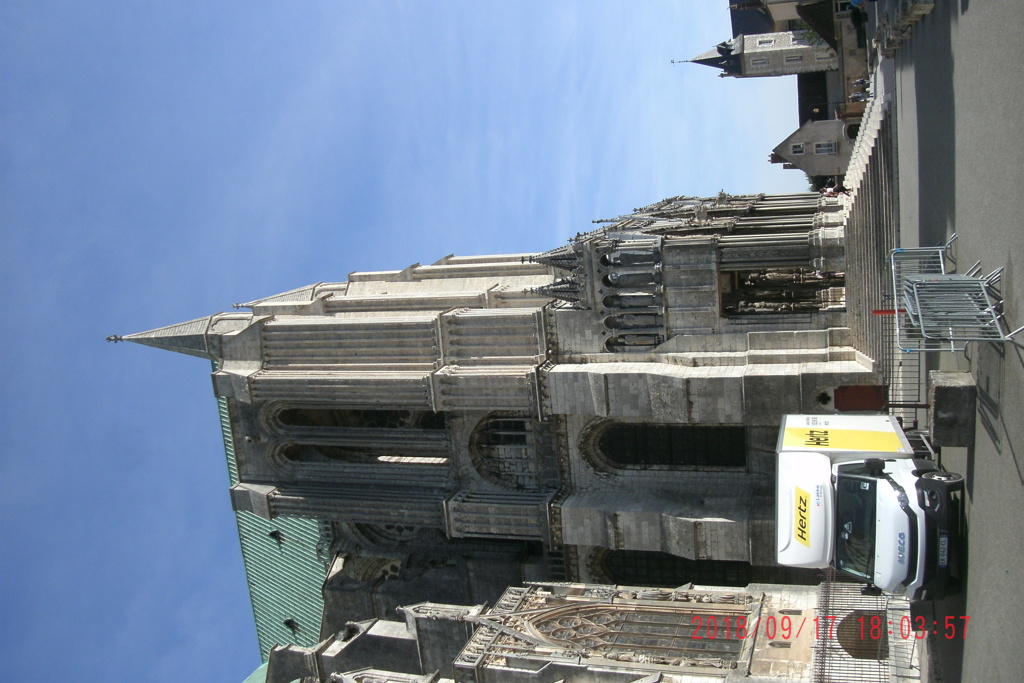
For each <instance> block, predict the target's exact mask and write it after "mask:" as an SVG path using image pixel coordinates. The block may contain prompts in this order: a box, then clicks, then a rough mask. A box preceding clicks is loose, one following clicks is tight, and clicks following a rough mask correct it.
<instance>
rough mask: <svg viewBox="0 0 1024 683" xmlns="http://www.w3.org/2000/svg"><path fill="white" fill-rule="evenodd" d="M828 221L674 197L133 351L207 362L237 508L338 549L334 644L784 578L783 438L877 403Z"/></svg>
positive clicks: (803, 197)
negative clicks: (566, 582) (848, 394)
mask: <svg viewBox="0 0 1024 683" xmlns="http://www.w3.org/2000/svg"><path fill="white" fill-rule="evenodd" d="M834 202H835V200H832V199H825V198H820V197H819V196H818V195H814V194H792V195H771V196H765V195H743V196H730V195H726V194H724V193H723V194H721V195H719V196H718V197H710V198H692V197H674V198H670V199H666V200H664V201H661V202H658V203H656V204H653V205H651V206H647V207H643V208H642V209H638V210H636V211H635V212H634V213H632V214H630V215H627V216H624V217H621V218H619V219H615V220H613V221H605V222H601V227H600V228H599V229H597V230H594V231H592V232H589V233H586V234H580V235H577V236H576V237H575V238H574V239H572V240H570V242H569V243H568V244H567V245H565V246H563V247H560V248H557V249H555V250H553V251H549V252H546V253H543V254H528V255H518V254H517V255H505V256H478V257H455V256H449V257H445V258H443V259H441V260H440V261H438V262H436V263H433V264H431V265H427V266H423V265H419V264H414V265H412V266H409V267H408V268H405V269H404V270H394V271H382V272H357V273H353V274H351V275H350V276H349V279H348V281H347V282H341V283H330V284H324V283H321V284H316V285H311V286H308V287H304V288H301V289H296V290H294V291H291V292H287V293H284V294H280V295H277V296H273V297H269V298H265V299H258V300H255V301H252V302H249V303H247V304H244V305H242V306H241V308H243V309H247V310H243V311H236V312H232V313H221V314H217V315H211V316H208V317H205V318H200V319H198V320H193V321H190V322H186V323H182V324H179V325H172V326H170V327H165V328H161V329H157V330H152V331H149V332H143V333H139V334H133V335H129V336H126V337H124V340H126V341H132V342H137V343H141V344H147V345H150V346H155V347H159V348H165V349H168V350H174V351H179V352H182V353H187V354H191V355H194V356H199V357H202V358H206V359H209V360H211V361H212V362H213V364H214V368H215V370H214V372H213V386H214V391H215V393H216V395H217V396H218V397H219V399H220V401H221V405H222V412H223V417H224V420H223V421H224V424H225V428H226V430H227V436H228V437H229V438H230V441H231V442H232V444H233V458H234V463H235V466H236V469H237V472H236V475H234V476H235V478H234V479H233V481H237V483H236V484H235V485H234V486H233V487H232V490H231V498H232V502H233V504H234V507H235V509H236V510H239V511H245V512H247V513H253V514H254V515H257V516H259V517H262V518H264V519H269V520H274V519H284V518H290V517H295V516H297V517H305V518H313V519H316V520H320V521H321V522H322V523H323V524H322V526H323V527H324V528H327V529H329V530H330V533H329V535H328V540H329V541H330V549H329V552H330V554H331V556H333V557H334V562H333V565H332V570H331V573H330V575H329V577H328V580H327V583H326V584H325V587H324V594H325V599H326V603H327V608H326V609H327V614H325V616H324V624H323V627H322V630H323V632H325V633H329V632H331V630H332V629H334V630H336V629H337V628H338V627H339V624H340V623H343V622H344V621H345V620H350V619H368V618H374V617H381V616H385V614H384V613H385V612H388V611H390V610H392V609H393V608H394V607H395V606H396V605H400V604H411V603H414V602H417V601H423V600H434V601H438V602H448V603H463V604H472V603H475V602H480V601H484V600H492V601H493V600H494V599H496V597H497V596H498V595H500V594H501V590H502V589H503V588H504V586H505V585H508V584H515V583H518V582H520V581H522V580H524V579H544V578H554V579H570V580H575V581H589V582H599V583H624V584H630V585H671V586H675V585H679V584H681V583H685V582H687V581H695V582H698V583H704V584H718V585H746V584H747V583H748V582H750V581H770V580H778V579H779V578H780V577H779V576H778V574H772V572H773V571H776V570H775V569H772V566H773V565H774V553H775V548H774V528H773V522H772V516H773V507H774V501H773V496H772V488H773V486H772V481H773V476H774V458H773V453H774V445H775V441H776V435H777V429H778V425H779V420H780V417H781V416H782V415H783V414H785V413H788V412H810V413H815V412H828V411H829V410H830V409H831V404H830V403H829V401H828V397H829V393H830V392H831V391H832V390H833V389H834V388H835V387H837V386H840V385H856V384H874V383H877V381H878V378H877V376H876V374H875V373H874V372H873V371H872V364H871V361H870V360H869V359H866V358H865V357H863V356H861V355H859V354H858V353H857V352H856V351H855V350H854V349H852V348H851V347H850V346H849V345H848V341H847V330H846V328H845V318H846V314H845V311H844V291H845V290H844V270H845V265H844V263H845V262H844V253H843V229H842V222H841V218H840V217H839V214H837V213H835V212H834V209H836V208H838V206H837V205H835V203H834ZM271 535H273V534H271ZM278 541H280V538H278ZM497 567H503V568H504V569H501V570H498V569H496V568H497ZM776 569H777V568H776ZM783 578H785V577H783ZM370 588H372V590H370ZM431 592H433V594H431ZM423 593H426V595H424V594H423Z"/></svg>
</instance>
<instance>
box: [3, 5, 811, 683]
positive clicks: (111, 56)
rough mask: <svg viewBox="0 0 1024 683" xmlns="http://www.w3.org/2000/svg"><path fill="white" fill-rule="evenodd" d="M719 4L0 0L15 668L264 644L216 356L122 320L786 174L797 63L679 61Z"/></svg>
mask: <svg viewBox="0 0 1024 683" xmlns="http://www.w3.org/2000/svg"><path fill="white" fill-rule="evenodd" d="M709 5H714V6H715V7H714V8H710V7H708V6H709ZM726 7H727V3H726V2H724V1H723V2H715V3H710V2H708V3H696V2H690V1H689V0H678V1H676V2H653V1H652V2H643V3H636V2H632V3H628V2H601V1H594V0H588V1H586V2H584V1H582V0H580V1H573V0H559V1H558V2H525V1H524V2H514V3H510V2H490V1H486V2H484V1H478V2H468V1H467V2H451V1H447V2H446V1H443V0H439V1H437V2H427V1H425V0H421V1H408V2H389V1H384V0H381V1H379V2H341V1H340V0H336V1H334V2H327V1H318V0H302V1H292V2H283V1H279V2H270V1H265V0H248V1H246V2H233V1H230V0H228V1H222V2H217V3H209V2H192V1H190V0H178V1H176V2H173V3H156V2H127V1H117V0H91V1H90V2H75V1H67V2H46V1H43V0H29V1H22V0H7V1H6V2H4V3H3V4H2V5H0V256H2V259H0V264H2V265H0V269H2V270H0V274H2V280H0V282H2V283H3V293H4V299H3V301H4V303H3V321H4V322H3V325H2V327H0V342H2V345H3V346H2V347H3V349H4V350H5V352H6V354H7V361H6V362H5V363H4V364H3V365H2V366H0V400H2V403H3V410H2V411H0V415H2V418H0V420H2V422H0V426H2V428H3V433H4V435H5V437H6V438H5V444H4V448H3V449H2V450H0V482H2V484H3V496H0V530H2V533H3V538H4V549H3V552H0V606H2V607H0V609H2V611H3V614H4V615H5V619H4V620H3V622H2V625H0V635H2V638H0V661H3V662H4V670H5V677H6V678H8V679H9V680H30V679H34V678H36V677H38V676H40V675H43V676H48V675H53V673H54V672H63V673H65V674H69V675H72V676H73V677H75V678H76V679H78V680H85V681H111V680H146V681H168V682H171V681H174V682H180V681H241V680H242V679H244V678H245V677H246V676H247V675H248V674H249V673H250V672H251V671H252V669H254V668H255V667H256V666H257V665H258V664H259V651H258V646H257V643H256V637H255V632H254V627H253V624H252V616H251V612H250V608H249V604H248V595H247V592H246V587H245V581H244V578H243V573H242V564H241V557H240V551H239V546H238V541H237V535H236V531H235V527H234V520H233V517H232V515H231V512H230V505H229V500H228V494H227V473H226V468H225V464H224V457H223V450H222V447H221V443H220V434H219V428H218V424H217V416H216V404H215V401H214V398H213V394H212V390H211V383H210V380H209V367H208V365H206V364H205V363H204V362H203V361H201V360H199V359H196V358H191V357H188V356H179V355H175V354H170V353H166V352H161V351H157V350H155V349H149V348H145V347H136V346H134V345H116V346H115V345H112V344H107V343H105V342H104V341H103V340H104V337H106V336H107V335H109V334H114V333H118V334H127V333H131V332H138V331H142V330H146V329H150V328H153V327H158V326H162V325H166V324H170V323H176V322H180V321H183V320H187V319H191V318H195V317H199V316H201V315H208V314H210V313H215V312H218V311H222V310H227V309H229V308H230V306H231V304H232V303H233V302H236V301H249V300H252V299H254V298H258V297H261V296H266V295H270V294H274V293H277V292H281V291H285V290H288V289H292V288H295V287H298V286H302V285H306V284H310V283H313V282H317V281H339V280H344V279H345V278H346V276H347V274H348V273H349V272H351V271H354V270H376V269H391V268H402V267H405V266H407V265H409V264H410V263H413V262H417V261H422V262H423V263H428V262H432V261H434V260H436V259H438V258H440V257H441V256H444V255H445V254H448V253H457V254H479V253H504V252H522V251H543V250H546V249H549V248H552V247H554V246H557V245H558V244H560V243H562V242H564V240H565V239H566V238H567V237H569V236H571V235H573V234H575V233H576V232H577V231H581V230H587V229H589V228H590V227H591V221H592V220H593V219H600V218H609V217H613V216H616V215H619V214H621V213H625V212H628V211H630V210H631V209H632V208H633V207H635V206H641V205H645V204H648V203H651V202H653V201H656V200H658V199H661V198H663V197H665V196H669V195H675V194H714V193H716V192H717V191H718V190H720V189H726V190H727V191H733V192H745V191H769V192H771V191H775V192H785V191H798V190H801V189H803V188H804V187H805V181H804V177H803V175H802V174H801V173H799V172H796V171H784V170H782V169H781V168H780V167H778V166H772V165H770V164H768V163H767V156H768V153H769V151H770V150H771V148H772V147H774V146H775V145H776V144H777V143H778V142H779V141H780V140H782V139H784V138H785V137H786V136H787V135H788V134H789V133H791V132H792V131H793V129H795V128H796V125H797V120H796V83H795V80H794V79H792V78H783V79H753V80H737V79H719V78H717V77H716V72H715V71H714V70H712V69H710V68H707V67H703V66H697V65H686V64H683V65H675V66H673V65H672V64H671V63H670V60H672V59H676V60H681V59H687V58H690V57H693V56H695V55H697V54H699V53H701V52H703V51H704V50H706V49H707V48H708V47H710V46H711V45H713V44H715V43H717V42H719V41H721V40H723V39H725V38H727V37H729V34H730V32H729V25H728V13H727V10H726Z"/></svg>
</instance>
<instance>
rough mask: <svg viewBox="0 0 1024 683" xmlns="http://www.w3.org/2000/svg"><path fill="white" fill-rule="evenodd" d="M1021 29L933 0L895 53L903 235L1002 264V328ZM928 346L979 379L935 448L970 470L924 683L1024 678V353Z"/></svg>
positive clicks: (1012, 238)
mask: <svg viewBox="0 0 1024 683" xmlns="http://www.w3.org/2000/svg"><path fill="white" fill-rule="evenodd" d="M886 5H887V3H886V1H885V0H883V1H881V2H878V3H877V4H876V10H877V11H879V12H883V11H885V10H886V9H887V7H886ZM1022 27H1024V3H1021V2H1020V1H1019V0H938V1H937V2H936V9H935V11H934V12H933V13H932V14H930V15H928V16H926V17H924V19H922V20H921V21H920V22H919V23H917V24H916V25H915V26H914V28H913V32H912V34H911V38H910V40H909V41H908V42H906V43H905V44H904V45H903V47H902V48H901V49H900V51H899V52H898V53H897V55H896V57H895V63H896V67H897V69H896V72H897V83H896V88H897V90H896V92H897V98H898V100H897V101H898V107H897V111H896V117H897V127H896V129H897V140H898V142H897V144H898V158H899V164H898V172H899V180H898V186H899V202H900V230H901V241H902V243H903V245H904V246H914V245H918V244H921V245H931V244H939V243H941V242H944V241H945V240H946V239H947V238H948V236H949V235H950V234H951V233H953V232H954V231H955V232H956V233H957V235H958V236H959V239H958V240H957V242H956V249H955V256H956V259H957V263H958V265H959V267H960V270H961V271H963V270H966V269H967V268H968V267H970V265H971V264H973V263H974V262H975V261H978V260H980V261H981V265H982V267H983V269H984V272H988V271H990V270H992V269H995V268H997V267H1000V266H1002V267H1004V268H1005V269H1006V270H1005V272H1004V275H1003V293H1004V297H1005V299H1006V306H1005V313H1006V318H1007V320H1008V324H1009V325H1011V326H1012V327H1019V326H1021V325H1024V225H1022V219H1024V216H1022V210H1024V201H1022V194H1024V31H1022ZM1020 337H1021V342H1022V343H1024V332H1022V333H1021V334H1020ZM934 355H935V356H936V357H934V358H929V359H928V362H929V365H930V366H931V367H941V368H943V369H959V370H964V371H970V372H971V373H972V374H973V375H974V376H975V377H976V379H977V382H978V389H979V409H978V428H977V433H976V440H975V444H974V446H973V448H969V449H946V450H945V451H944V452H943V454H942V455H943V464H944V465H945V467H946V468H947V469H949V470H952V471H957V472H962V473H963V474H964V475H965V476H966V478H967V499H968V505H967V516H968V524H969V536H968V552H967V563H968V581H967V587H966V591H965V594H964V595H963V596H961V597H959V598H957V599H950V600H946V601H943V602H941V603H937V604H936V606H935V608H936V618H937V619H938V620H939V621H940V622H941V621H942V619H943V618H944V617H945V616H946V615H953V616H959V615H967V616H970V617H971V620H970V622H969V627H968V632H967V638H966V640H960V639H959V638H958V639H955V640H951V641H946V640H945V639H943V638H941V637H939V638H937V639H934V638H933V639H932V643H933V645H934V646H935V647H934V650H935V652H936V654H937V657H936V660H935V662H934V664H935V665H934V666H933V671H932V673H933V679H934V680H941V681H958V680H963V681H1020V680H1024V652H1022V646H1021V641H1022V639H1021V637H1020V633H1021V631H1022V629H1024V622H1022V616H1021V610H1020V607H1019V604H1018V603H1019V598H1020V595H1021V594H1022V592H1024V391H1022V387H1024V348H1021V347H1017V346H1013V345H994V344H972V345H971V346H970V347H969V348H968V350H967V352H966V353H964V354H955V355H954V354H934Z"/></svg>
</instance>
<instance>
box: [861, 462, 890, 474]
mask: <svg viewBox="0 0 1024 683" xmlns="http://www.w3.org/2000/svg"><path fill="white" fill-rule="evenodd" d="M864 467H865V468H867V470H868V472H870V473H871V476H873V477H877V476H879V475H881V474H882V472H884V471H885V461H884V460H882V459H881V458H868V459H867V460H865V461H864Z"/></svg>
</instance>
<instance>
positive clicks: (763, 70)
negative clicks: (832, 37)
mask: <svg viewBox="0 0 1024 683" xmlns="http://www.w3.org/2000/svg"><path fill="white" fill-rule="evenodd" d="M690 61H691V62H694V63H696V64H704V65H706V66H713V67H716V68H719V69H721V70H722V73H720V74H719V76H723V77H724V76H735V77H737V78H747V77H753V76H789V75H792V74H800V73H809V72H812V71H832V70H835V69H838V68H839V58H838V56H837V55H836V52H835V50H833V49H832V48H831V47H829V46H828V45H824V44H822V45H811V44H810V43H808V42H807V41H806V40H805V39H804V37H803V36H802V35H801V34H800V33H798V32H795V31H780V32H777V33H760V34H757V35H752V36H745V35H742V34H741V35H738V36H736V37H735V38H732V39H730V40H726V41H723V42H721V43H719V44H718V45H716V46H715V47H714V48H712V49H711V50H708V51H707V52H705V53H703V54H701V55H698V56H697V57H694V58H693V59H691V60H690Z"/></svg>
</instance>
